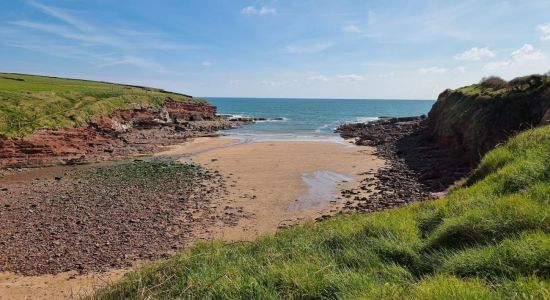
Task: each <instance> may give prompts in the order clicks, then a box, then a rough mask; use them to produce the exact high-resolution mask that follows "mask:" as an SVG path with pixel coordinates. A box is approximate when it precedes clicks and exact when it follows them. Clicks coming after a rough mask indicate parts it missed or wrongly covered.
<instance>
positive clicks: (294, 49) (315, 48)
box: [284, 42, 333, 54]
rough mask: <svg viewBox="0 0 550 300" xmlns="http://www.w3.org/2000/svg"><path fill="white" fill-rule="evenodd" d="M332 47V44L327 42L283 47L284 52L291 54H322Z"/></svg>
mask: <svg viewBox="0 0 550 300" xmlns="http://www.w3.org/2000/svg"><path fill="white" fill-rule="evenodd" d="M332 46H333V44H332V43H327V42H320V43H312V44H309V45H289V46H286V47H285V49H284V52H285V53H291V54H312V53H319V52H322V51H324V50H326V49H328V48H330V47H332Z"/></svg>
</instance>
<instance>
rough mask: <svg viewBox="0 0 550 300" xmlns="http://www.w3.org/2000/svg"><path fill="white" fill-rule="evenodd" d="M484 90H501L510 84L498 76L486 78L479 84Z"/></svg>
mask: <svg viewBox="0 0 550 300" xmlns="http://www.w3.org/2000/svg"><path fill="white" fill-rule="evenodd" d="M479 84H480V85H481V86H482V87H483V88H489V89H494V90H500V89H503V88H506V87H507V86H508V82H507V81H506V80H504V79H502V78H500V77H497V76H490V77H484V78H483V79H481V82H480V83H479Z"/></svg>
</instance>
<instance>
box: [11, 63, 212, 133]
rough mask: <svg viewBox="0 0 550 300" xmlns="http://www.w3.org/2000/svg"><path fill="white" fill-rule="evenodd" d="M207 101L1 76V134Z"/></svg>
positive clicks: (108, 85) (99, 84)
mask: <svg viewBox="0 0 550 300" xmlns="http://www.w3.org/2000/svg"><path fill="white" fill-rule="evenodd" d="M168 97H170V98H171V99H172V100H174V101H179V102H189V101H204V100H197V99H193V97H191V96H187V95H182V94H176V93H169V92H166V91H163V90H160V89H152V88H146V87H138V86H129V85H120V84H112V83H104V82H96V81H86V80H73V79H61V78H52V77H43V76H33V75H22V74H7V73H0V134H2V135H5V136H8V137H14V136H25V135H28V134H31V133H32V132H34V131H35V130H36V129H37V128H42V127H46V128H61V127H72V126H77V125H82V124H85V123H86V122H88V121H90V120H92V119H93V118H94V117H97V116H102V115H108V114H110V113H112V112H113V111H116V110H119V109H127V108H131V107H135V106H145V107H157V106H161V105H162V104H163V103H164V102H165V101H166V100H167V98H168Z"/></svg>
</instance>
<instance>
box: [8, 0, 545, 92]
mask: <svg viewBox="0 0 550 300" xmlns="http://www.w3.org/2000/svg"><path fill="white" fill-rule="evenodd" d="M548 71H550V0H528V1H527V0H517V1H511V0H510V1H496V0H462V1H450V0H449V1H443V0H440V1H436V0H427V1H426V0H423V1H411V0H408V1H405V0H397V1H384V0H379V1H370V0H339V1H333V0H303V1H299V0H250V1H244V0H243V1H239V0H185V1H183V0H182V1H179V0H162V1H161V0H156V1H153V0H150V1H149V0H132V1H130V0H117V1H111V0H95V1H93V0H9V1H8V0H5V1H1V3H0V72H17V73H31V74H40V75H50V76H61V77H71V78H82V79H92V80H102V81H111V82H117V83H128V84H138V85H146V86H152V87H158V88H164V89H167V90H171V91H176V92H182V93H187V94H191V95H194V96H203V97H207V96H225V97H300V98H362V99H365V98H370V99H436V98H437V96H438V94H439V93H440V92H442V91H443V90H445V89H446V88H457V87H460V86H464V85H469V84H472V83H475V82H478V81H479V80H480V79H481V78H482V77H485V76H491V75H497V76H501V77H503V78H505V79H511V78H514V77H516V76H521V75H527V74H532V73H545V72H548Z"/></svg>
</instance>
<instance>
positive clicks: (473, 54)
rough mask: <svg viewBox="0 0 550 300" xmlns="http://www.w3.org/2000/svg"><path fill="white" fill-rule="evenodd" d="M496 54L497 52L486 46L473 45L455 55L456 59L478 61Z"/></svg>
mask: <svg viewBox="0 0 550 300" xmlns="http://www.w3.org/2000/svg"><path fill="white" fill-rule="evenodd" d="M494 56H495V53H494V52H493V51H491V50H489V48H487V47H485V48H478V47H473V48H472V49H470V50H466V51H464V52H462V53H459V54H457V55H455V59H458V60H468V61H476V60H481V59H482V58H486V57H494Z"/></svg>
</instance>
